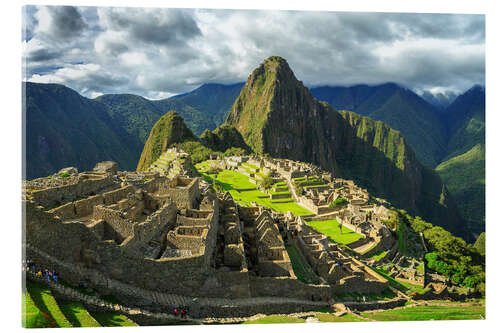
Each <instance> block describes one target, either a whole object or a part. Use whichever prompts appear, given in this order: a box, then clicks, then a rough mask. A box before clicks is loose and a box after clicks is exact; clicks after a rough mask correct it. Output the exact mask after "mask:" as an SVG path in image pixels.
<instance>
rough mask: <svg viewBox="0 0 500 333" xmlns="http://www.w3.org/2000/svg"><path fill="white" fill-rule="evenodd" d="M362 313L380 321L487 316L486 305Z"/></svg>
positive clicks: (463, 318) (478, 317) (430, 306)
mask: <svg viewBox="0 0 500 333" xmlns="http://www.w3.org/2000/svg"><path fill="white" fill-rule="evenodd" d="M361 315H362V316H363V317H366V318H371V319H375V320H378V321H406V320H411V321H417V320H465V319H481V317H480V315H482V316H483V318H485V307H484V305H465V306H439V305H428V306H416V307H411V308H404V309H392V310H387V311H383V312H373V313H370V312H363V313H361Z"/></svg>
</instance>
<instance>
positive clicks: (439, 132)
mask: <svg viewBox="0 0 500 333" xmlns="http://www.w3.org/2000/svg"><path fill="white" fill-rule="evenodd" d="M311 93H312V95H313V96H314V97H315V98H317V99H318V100H323V101H326V102H328V103H329V104H330V105H332V106H333V107H334V108H336V109H340V110H349V111H354V112H356V113H358V114H361V115H364V116H368V117H370V118H372V119H374V120H381V121H383V122H384V123H386V124H388V125H389V126H391V127H392V128H394V129H396V130H399V131H400V132H401V133H402V134H403V135H404V137H405V138H406V139H407V140H408V143H409V144H410V146H411V147H412V148H413V150H414V151H415V153H416V154H417V157H418V159H419V161H420V162H422V163H423V164H424V165H426V166H429V167H435V166H436V165H437V164H439V162H440V161H441V159H442V157H443V156H444V155H445V154H446V139H447V138H446V130H445V128H444V126H443V124H442V122H441V120H440V118H439V115H438V112H437V110H436V109H435V107H434V106H432V105H431V104H429V103H428V102H426V101H425V100H424V99H422V98H421V97H420V96H418V95H417V94H415V93H414V92H412V91H411V90H409V89H406V88H403V87H401V86H399V85H397V84H394V83H386V84H382V85H378V86H367V85H356V86H352V87H316V88H312V89H311Z"/></svg>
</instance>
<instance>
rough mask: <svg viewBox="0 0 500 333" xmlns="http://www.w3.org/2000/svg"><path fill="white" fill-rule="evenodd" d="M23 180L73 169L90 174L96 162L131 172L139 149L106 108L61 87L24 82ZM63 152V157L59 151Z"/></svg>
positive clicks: (136, 142)
mask: <svg viewBox="0 0 500 333" xmlns="http://www.w3.org/2000/svg"><path fill="white" fill-rule="evenodd" d="M23 86H24V87H25V88H26V177H27V178H28V179H32V178H37V177H44V176H47V175H49V174H54V173H56V172H57V171H59V170H60V169H62V168H64V167H68V166H75V167H77V168H78V169H79V170H92V168H93V167H94V165H95V164H96V163H98V162H100V161H106V160H112V161H116V162H118V166H119V167H120V168H121V169H128V170H133V169H135V166H136V165H137V160H138V158H139V156H140V152H141V149H142V146H143V142H140V141H139V140H137V139H136V138H134V137H133V136H131V135H130V134H129V133H127V131H126V130H125V129H124V128H123V127H122V126H121V125H120V124H119V123H118V122H116V121H115V120H114V119H113V117H111V116H110V115H109V114H108V113H107V111H108V110H107V107H106V106H105V105H104V104H102V103H99V102H97V101H95V100H91V99H88V98H85V97H83V96H81V95H79V94H78V93H77V92H76V91H74V90H72V89H70V88H67V87H65V86H63V85H59V84H40V83H32V82H25V83H23ZM62 152H64V153H62Z"/></svg>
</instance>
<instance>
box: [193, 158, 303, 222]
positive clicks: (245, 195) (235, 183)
mask: <svg viewBox="0 0 500 333" xmlns="http://www.w3.org/2000/svg"><path fill="white" fill-rule="evenodd" d="M196 168H198V171H200V172H201V173H202V175H203V176H204V177H205V179H206V180H207V181H209V182H212V181H213V180H214V179H216V180H217V183H218V184H219V185H220V186H221V187H222V189H223V190H224V191H228V192H229V193H230V194H231V195H232V196H233V198H234V200H235V201H236V202H237V203H238V204H240V205H242V206H250V203H251V202H253V201H255V202H256V203H257V204H259V205H261V206H264V207H269V208H271V209H274V210H276V211H278V212H281V213H286V212H287V211H291V212H292V214H293V215H295V216H300V215H311V214H312V213H311V212H310V211H309V210H307V209H305V208H304V207H302V206H300V205H298V204H296V203H295V202H290V200H289V199H288V200H287V201H288V202H280V201H278V200H271V198H270V197H269V195H268V194H266V193H264V192H261V191H259V190H257V189H256V185H255V184H252V183H251V182H250V181H249V180H248V177H247V176H245V175H243V174H241V173H239V172H238V171H235V170H222V171H221V172H219V174H218V175H217V176H216V175H209V174H206V173H204V172H203V171H202V168H199V164H197V165H196ZM215 177H216V178H215ZM242 189H254V190H251V191H241V192H240V191H237V190H242Z"/></svg>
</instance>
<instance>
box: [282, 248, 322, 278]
mask: <svg viewBox="0 0 500 333" xmlns="http://www.w3.org/2000/svg"><path fill="white" fill-rule="evenodd" d="M286 251H287V252H288V256H289V257H290V261H291V262H292V268H293V272H294V273H295V276H296V277H297V279H299V280H300V281H302V282H304V283H318V282H319V278H318V277H317V276H316V274H315V273H314V271H313V270H312V268H311V266H309V264H308V263H307V261H306V259H305V258H304V257H303V256H302V255H301V254H300V252H299V250H298V249H297V248H296V247H295V246H294V245H291V246H287V247H286Z"/></svg>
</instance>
